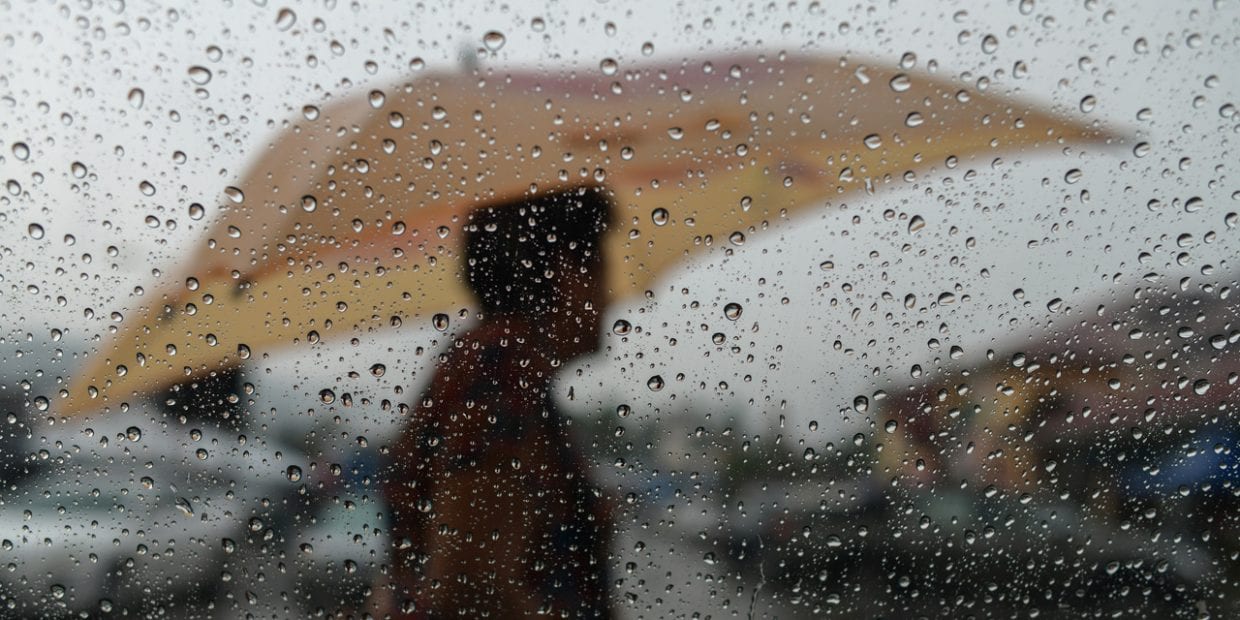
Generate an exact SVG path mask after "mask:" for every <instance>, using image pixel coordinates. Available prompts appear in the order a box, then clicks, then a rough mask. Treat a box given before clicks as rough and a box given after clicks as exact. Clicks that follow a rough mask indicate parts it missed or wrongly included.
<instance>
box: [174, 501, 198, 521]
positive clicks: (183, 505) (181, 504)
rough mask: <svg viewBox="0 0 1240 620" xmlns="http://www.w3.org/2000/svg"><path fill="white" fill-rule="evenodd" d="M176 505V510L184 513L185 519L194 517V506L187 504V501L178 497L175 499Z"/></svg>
mask: <svg viewBox="0 0 1240 620" xmlns="http://www.w3.org/2000/svg"><path fill="white" fill-rule="evenodd" d="M176 505H177V508H179V509H180V510H181V512H183V513H185V516H187V517H192V516H194V506H193V504H190V503H189V500H188V499H185V498H184V497H178V498H177V499H176Z"/></svg>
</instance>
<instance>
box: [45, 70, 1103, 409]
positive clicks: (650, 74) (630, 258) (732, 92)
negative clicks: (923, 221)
mask: <svg viewBox="0 0 1240 620" xmlns="http://www.w3.org/2000/svg"><path fill="white" fill-rule="evenodd" d="M1103 137H1104V135H1103V133H1102V132H1101V131H1100V130H1098V129H1097V128H1092V129H1091V128H1089V127H1086V126H1084V125H1082V124H1079V123H1076V122H1073V121H1070V120H1064V119H1055V118H1053V117H1052V116H1050V115H1049V114H1047V113H1046V112H1042V111H1037V110H1035V109H1033V108H1031V107H1030V106H1028V105H1027V104H1022V103H1019V102H1015V101H1010V100H1003V99H999V98H996V97H992V96H989V95H983V94H982V93H979V92H976V91H973V90H970V89H968V88H966V87H965V86H962V85H960V84H953V83H950V82H948V81H945V80H942V79H939V78H935V77H931V76H929V75H923V74H917V73H911V72H906V71H901V70H899V69H896V68H893V67H889V66H884V65H882V64H878V63H875V62H863V61H858V60H848V59H837V60H828V59H826V58H802V57H793V56H787V55H784V54H773V55H753V56H735V57H727V58H714V59H710V60H708V61H692V62H690V61H684V62H681V63H677V64H671V65H663V66H640V67H633V68H631V69H625V68H623V67H617V66H610V65H604V66H603V67H601V68H600V70H599V71H597V72H595V71H591V72H588V73H580V72H578V73H571V72H570V73H561V74H555V73H535V72H528V73H526V72H510V73H509V72H502V71H498V70H496V71H481V72H478V71H475V72H470V73H456V74H441V75H428V76H426V77H422V78H420V79H417V80H413V81H408V82H404V83H400V84H395V85H392V86H389V87H386V88H382V89H371V90H367V91H366V92H361V93H358V94H357V95H355V96H352V97H348V98H345V99H343V100H340V101H337V102H335V103H332V104H330V105H327V106H325V107H322V108H316V107H309V106H308V107H306V108H305V109H304V110H303V113H302V114H301V115H299V116H298V117H296V118H293V119H290V120H288V121H287V122H286V123H285V124H284V125H283V127H282V128H281V130H280V132H279V133H278V135H276V136H275V137H274V139H273V142H271V143H269V144H267V145H265V146H264V148H263V150H262V152H261V153H260V154H259V155H258V156H257V157H256V158H255V161H254V162H253V164H252V165H250V166H249V168H248V170H247V172H246V173H245V175H244V177H243V178H242V179H241V180H240V182H239V183H238V184H237V185H236V186H235V187H229V188H227V189H226V190H225V192H224V194H225V198H224V200H223V201H222V202H224V205H223V207H222V208H221V209H220V213H219V214H218V218H217V220H218V221H217V222H216V223H215V225H214V228H213V230H212V232H211V234H210V235H208V239H207V242H206V244H205V246H204V247H202V248H200V249H199V250H198V252H196V254H195V256H194V257H193V258H192V260H189V261H187V263H186V266H185V270H184V273H183V274H182V275H181V276H180V277H177V278H175V279H174V280H173V281H171V282H164V283H162V285H163V289H162V291H161V292H160V293H159V294H158V295H156V296H155V299H157V300H158V301H157V302H155V303H153V304H152V305H151V306H149V307H145V308H141V309H139V311H137V312H133V313H130V314H129V317H130V318H128V319H126V323H125V325H124V326H123V328H122V329H121V330H120V331H119V333H118V334H117V336H116V337H115V338H113V339H112V340H111V341H110V342H109V343H107V344H105V345H103V346H102V347H101V348H100V349H99V350H98V351H97V352H96V353H95V354H94V356H93V359H92V360H91V362H90V363H88V364H87V366H86V368H84V369H83V370H82V372H80V373H79V374H78V375H77V376H76V377H74V378H73V380H72V381H71V384H70V388H69V390H68V396H67V398H66V399H65V400H64V401H62V403H61V406H60V409H61V411H62V412H64V413H66V414H69V413H76V412H82V411H86V410H91V409H102V408H109V407H115V406H117V405H119V404H120V403H122V402H127V401H129V400H131V399H133V398H134V397H135V396H137V395H138V394H139V393H142V392H149V391H151V390H155V389H158V388H162V387H165V386H167V385H170V384H172V383H175V382H177V381H183V380H185V379H187V378H190V377H194V376H199V375H201V374H203V373H206V372H209V371H212V370H219V369H223V368H229V367H232V366H235V365H237V364H239V363H240V362H241V361H242V360H244V359H246V358H247V357H249V356H252V355H256V354H259V352H261V351H265V350H269V349H272V348H274V347H285V346H290V345H297V344H299V343H306V342H314V341H317V340H319V339H328V338H333V337H340V336H356V335H365V334H368V333H370V332H371V331H372V330H374V329H376V328H379V327H381V326H386V325H388V324H390V323H394V322H397V321H403V320H408V319H409V318H410V317H415V316H419V315H423V314H430V313H434V312H439V311H444V310H455V309H457V308H461V307H465V306H468V305H470V303H471V299H470V296H469V294H468V292H467V290H466V289H465V287H464V286H463V285H462V281H461V278H459V277H458V273H459V269H460V253H459V252H458V244H459V242H460V239H461V238H462V236H463V235H462V233H461V231H460V230H459V225H461V224H462V222H463V221H464V217H465V215H466V214H468V213H469V212H470V211H471V210H473V209H476V208H477V207H479V206H481V205H487V204H492V203H499V202H504V201H509V200H513V199H517V198H521V197H523V196H529V195H532V194H535V193H538V192H547V191H551V190H557V189H564V188H567V187H570V186H579V185H602V186H605V187H607V188H609V189H610V190H611V191H612V193H613V196H614V198H615V201H616V203H617V207H618V209H619V212H620V216H621V219H620V221H621V222H622V223H623V225H621V226H617V227H615V229H614V231H613V232H612V233H610V236H609V238H608V241H607V243H608V246H607V248H606V250H607V255H608V256H609V260H610V270H611V271H610V273H609V274H608V286H609V287H610V292H611V293H612V294H613V295H614V296H615V297H617V298H622V297H624V296H626V295H629V294H631V293H634V292H640V291H643V290H645V289H646V288H647V287H649V286H651V282H652V281H653V280H654V279H655V278H657V277H658V276H659V275H660V274H661V273H663V272H665V271H667V270H668V269H669V267H672V266H673V265H675V264H676V263H678V262H679V261H681V260H684V259H685V258H686V257H688V256H690V255H692V254H693V253H695V252H700V251H701V250H702V249H704V248H706V247H708V246H711V245H712V244H715V245H718V244H726V243H729V242H731V243H736V242H739V241H740V240H741V238H742V237H743V236H745V235H748V234H751V233H753V232H754V231H756V230H760V229H762V228H764V227H766V226H767V224H768V223H769V222H771V221H773V220H778V219H781V218H784V217H786V216H787V215H788V214H790V213H793V212H795V211H797V210H800V209H806V208H810V207H816V206H822V205H823V204H824V203H825V201H826V200H827V199H830V198H832V197H836V196H840V195H843V194H845V193H848V192H854V191H857V190H862V189H875V188H878V187H881V186H882V185H884V184H888V183H892V182H900V181H902V180H903V179H904V178H906V177H908V176H909V175H912V174H914V171H916V170H918V169H924V168H926V167H929V166H937V165H940V164H942V163H943V162H944V161H945V160H946V159H947V158H949V157H955V158H957V159H959V160H960V161H961V162H962V163H964V162H968V161H970V160H971V159H974V158H978V157H984V158H987V159H989V158H993V157H995V156H996V155H997V154H998V153H999V152H1000V151H1013V150H1019V149H1022V148H1035V147H1047V146H1052V145H1061V144H1065V143H1068V142H1079V141H1087V140H1088V141H1093V140H1099V139H1102V138H1103Z"/></svg>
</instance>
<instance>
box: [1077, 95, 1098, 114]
mask: <svg viewBox="0 0 1240 620" xmlns="http://www.w3.org/2000/svg"><path fill="white" fill-rule="evenodd" d="M1097 105H1098V100H1097V99H1095V98H1094V96H1093V95H1085V97H1084V98H1083V99H1081V111H1082V112H1084V113H1086V114H1089V113H1090V112H1093V111H1094V108H1095V107H1097Z"/></svg>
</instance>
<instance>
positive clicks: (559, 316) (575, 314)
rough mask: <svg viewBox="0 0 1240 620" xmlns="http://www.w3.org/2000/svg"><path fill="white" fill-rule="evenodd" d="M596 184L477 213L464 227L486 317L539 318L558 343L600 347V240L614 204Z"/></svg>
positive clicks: (468, 267) (471, 273)
mask: <svg viewBox="0 0 1240 620" xmlns="http://www.w3.org/2000/svg"><path fill="white" fill-rule="evenodd" d="M605 192H606V190H604V189H602V188H597V187H580V188H573V189H568V190H564V191H560V192H555V193H548V194H540V195H537V196H534V197H531V198H527V199H524V200H520V201H515V202H510V203H504V204H496V205H490V206H486V207H481V208H479V209H477V210H475V211H474V212H473V213H472V214H471V215H470V217H469V221H468V222H467V224H466V226H465V279H466V282H467V283H468V284H469V287H470V289H471V290H472V291H473V292H474V295H475V296H476V297H477V298H478V302H479V304H480V305H481V309H482V314H483V316H484V319H486V318H494V317H498V316H519V317H523V318H528V319H535V320H537V321H538V322H539V325H540V327H542V328H543V329H544V331H545V333H546V334H547V335H548V336H550V337H551V338H553V339H555V340H556V341H557V342H556V345H557V348H559V347H562V349H561V351H562V352H564V353H569V354H577V353H583V352H586V351H589V350H591V349H592V348H593V347H594V346H596V345H597V341H598V335H599V321H600V320H601V314H602V312H603V310H604V307H603V304H604V302H605V300H606V298H605V291H604V290H603V287H604V285H605V283H604V282H603V277H602V275H603V270H602V267H603V255H602V239H603V235H604V233H605V232H606V230H607V227H608V224H609V223H610V220H611V217H612V203H611V200H610V199H609V198H608V196H607V194H606V193H605Z"/></svg>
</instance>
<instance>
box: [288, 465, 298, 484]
mask: <svg viewBox="0 0 1240 620" xmlns="http://www.w3.org/2000/svg"><path fill="white" fill-rule="evenodd" d="M284 477H285V478H288V481H289V482H300V481H301V468H300V467H298V466H296V465H289V466H288V469H286V470H284Z"/></svg>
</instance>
